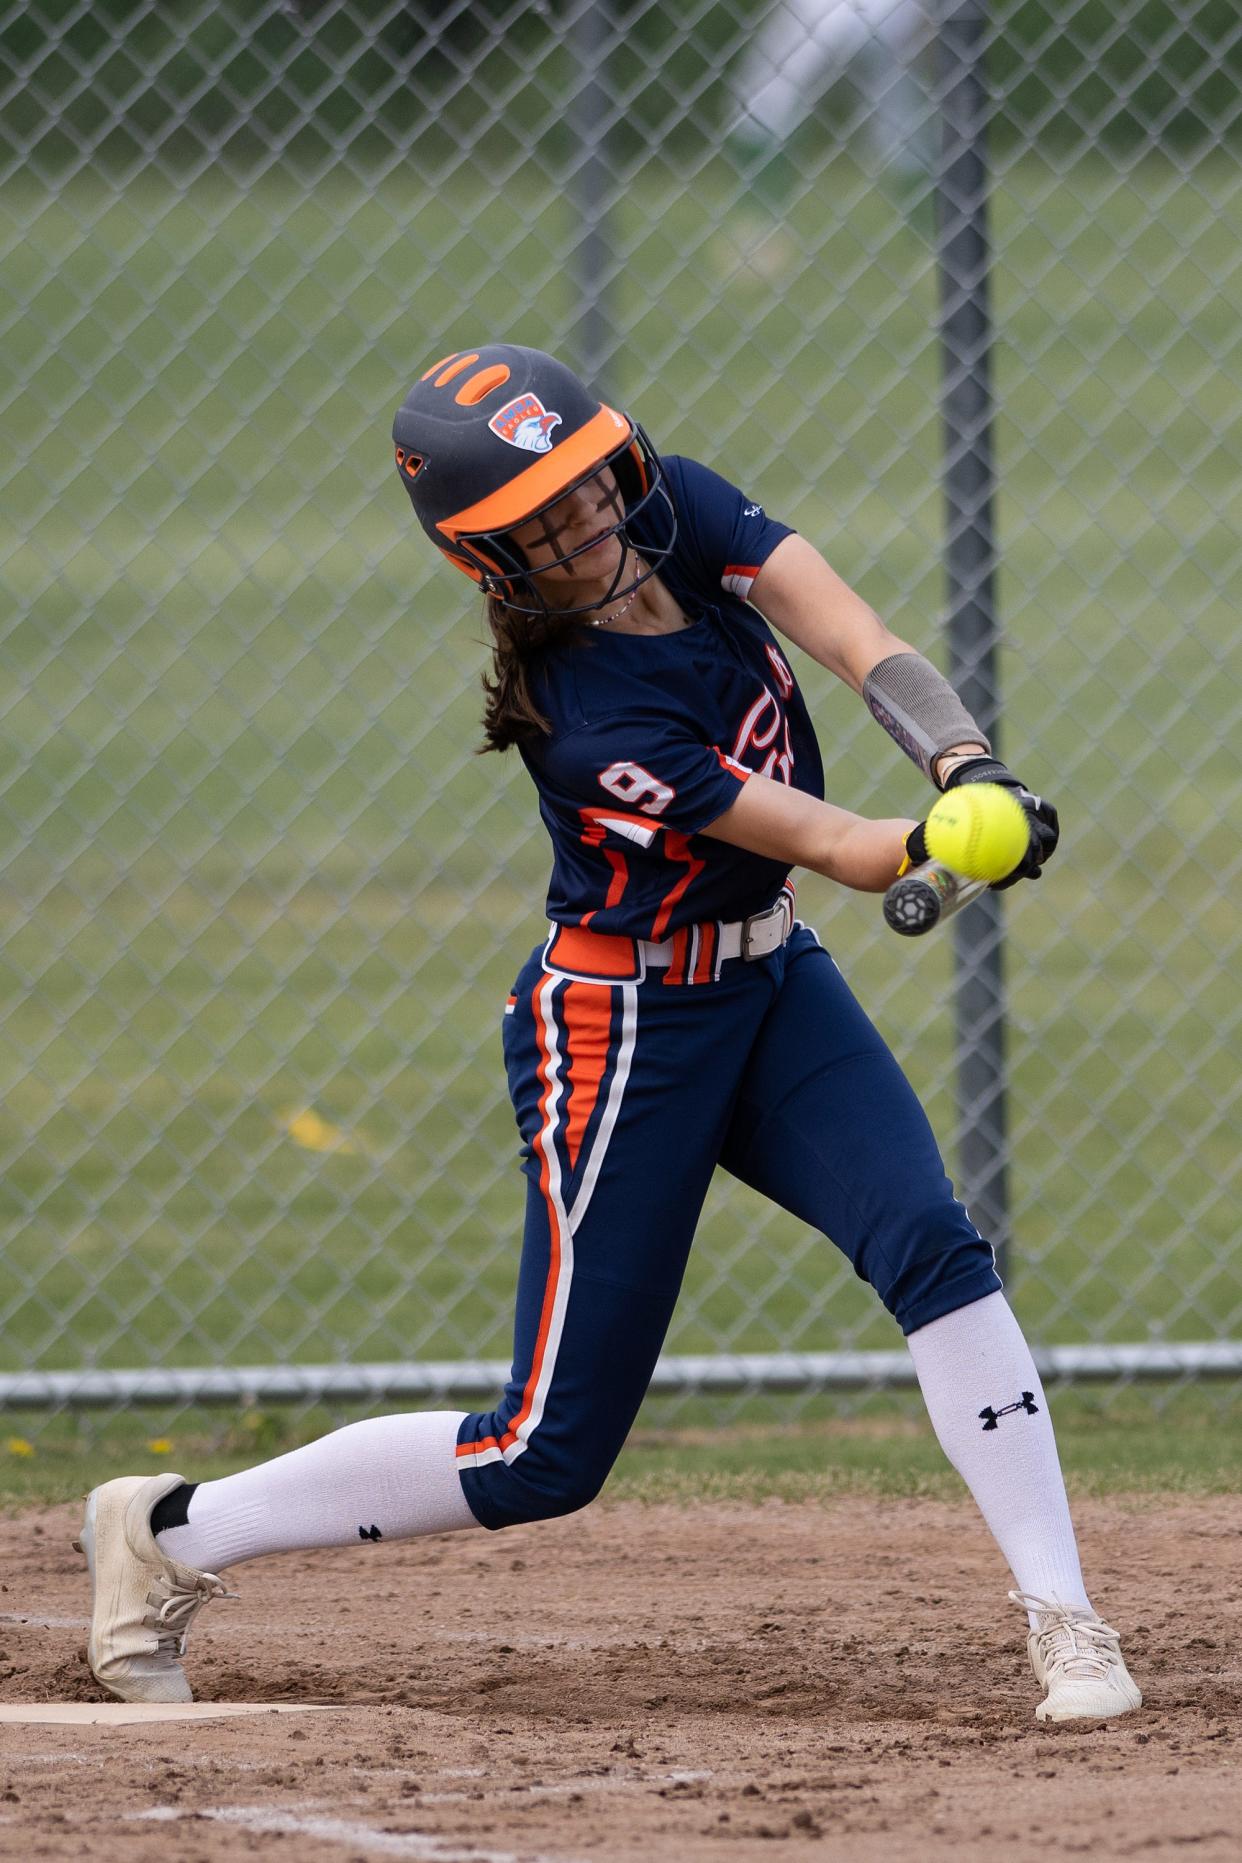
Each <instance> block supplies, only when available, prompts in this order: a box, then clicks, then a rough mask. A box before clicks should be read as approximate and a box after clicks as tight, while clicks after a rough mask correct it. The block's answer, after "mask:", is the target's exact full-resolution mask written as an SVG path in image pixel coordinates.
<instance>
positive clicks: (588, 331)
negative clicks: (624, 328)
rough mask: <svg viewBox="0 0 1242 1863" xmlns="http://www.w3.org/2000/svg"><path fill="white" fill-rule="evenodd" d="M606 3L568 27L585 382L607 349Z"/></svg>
mask: <svg viewBox="0 0 1242 1863" xmlns="http://www.w3.org/2000/svg"><path fill="white" fill-rule="evenodd" d="M610 13H611V9H610V7H609V4H608V0H581V4H580V6H579V8H578V10H577V12H576V13H575V14H574V16H573V19H572V23H571V27H570V41H571V43H572V45H573V49H574V55H575V60H576V63H577V84H576V87H575V91H574V100H573V110H572V112H571V119H570V127H571V143H570V152H569V187H568V190H567V191H568V195H569V200H570V203H571V205H572V207H573V210H574V212H575V213H576V216H577V220H578V236H577V239H576V240H575V242H574V246H573V277H574V282H575V285H576V286H577V293H578V314H577V319H576V323H575V329H574V338H573V342H574V347H575V350H576V352H577V353H576V355H575V358H574V360H575V362H576V363H577V366H578V368H579V370H580V372H581V373H582V375H583V376H585V378H586V380H587V381H588V382H590V383H591V384H595V383H596V382H598V380H599V378H600V376H601V375H602V374H603V372H604V370H605V368H606V366H607V362H608V358H609V354H610V351H611V344H610V343H609V340H608V335H609V320H608V313H607V311H606V309H605V307H604V290H603V287H604V273H605V270H606V268H607V265H608V259H609V247H608V235H607V220H608V159H607V158H608V112H609V108H610V104H611V98H610V94H609V88H608V84H607V76H608V54H609V50H610V45H609V39H610V33H611V26H612V20H611V17H610Z"/></svg>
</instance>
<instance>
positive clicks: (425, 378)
mask: <svg viewBox="0 0 1242 1863" xmlns="http://www.w3.org/2000/svg"><path fill="white" fill-rule="evenodd" d="M460 354H461V351H460V350H459V349H450V350H449V353H448V355H447V356H441V358H440V360H439V362H433V363H432V365H431V367H430V368H429V369H427V370H425V371H424V372H423V374H422V375H420V376H419V378H418V379H419V381H420V382H429V381H430V380H431V378H432V376H433V375H435V374H436V373H437V372H438V371H439V370H440V369H442V368H443V367H444V365H445V363H446V362H451V361H452V360H453V357H454V356H460Z"/></svg>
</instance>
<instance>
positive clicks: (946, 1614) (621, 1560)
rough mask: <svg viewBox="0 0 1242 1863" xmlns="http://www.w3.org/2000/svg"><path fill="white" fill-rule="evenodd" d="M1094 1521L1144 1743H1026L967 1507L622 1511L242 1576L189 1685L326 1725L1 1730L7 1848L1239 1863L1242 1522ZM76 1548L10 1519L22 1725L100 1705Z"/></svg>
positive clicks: (2, 1529)
mask: <svg viewBox="0 0 1242 1863" xmlns="http://www.w3.org/2000/svg"><path fill="white" fill-rule="evenodd" d="M1077 1511H1078V1515H1079V1520H1080V1527H1081V1532H1082V1537H1083V1541H1084V1545H1085V1548H1086V1553H1087V1563H1088V1572H1089V1578H1092V1579H1094V1581H1095V1586H1096V1591H1097V1594H1098V1602H1099V1603H1100V1605H1101V1606H1102V1607H1103V1608H1105V1609H1106V1611H1107V1613H1108V1614H1110V1615H1111V1616H1112V1617H1113V1618H1114V1620H1115V1621H1116V1622H1117V1623H1118V1624H1119V1625H1120V1626H1121V1627H1122V1628H1123V1629H1124V1630H1125V1632H1126V1642H1127V1650H1128V1654H1129V1657H1130V1663H1131V1667H1132V1669H1133V1671H1134V1673H1135V1675H1136V1677H1137V1678H1138V1680H1139V1681H1140V1683H1141V1685H1142V1686H1143V1688H1144V1689H1145V1691H1146V1693H1147V1698H1148V1705H1147V1707H1146V1708H1145V1709H1144V1710H1143V1712H1142V1713H1141V1714H1140V1715H1136V1716H1133V1717H1131V1718H1129V1719H1128V1720H1126V1721H1124V1722H1120V1723H1114V1724H1113V1725H1111V1726H1110V1725H1108V1724H1097V1725H1095V1726H1092V1727H1085V1728H1084V1727H1079V1728H1073V1729H1055V1728H1053V1729H1050V1728H1043V1727H1040V1726H1038V1725H1037V1724H1036V1722H1035V1721H1034V1719H1033V1718H1032V1709H1033V1707H1034V1702H1035V1692H1034V1685H1033V1684H1032V1682H1031V1679H1030V1675H1029V1672H1028V1671H1027V1670H1026V1667H1025V1661H1026V1658H1025V1650H1024V1645H1023V1636H1022V1627H1021V1621H1020V1619H1019V1618H1018V1616H1017V1614H1016V1612H1014V1611H1013V1607H1012V1606H1009V1605H1005V1604H1003V1598H1004V1591H1005V1575H1004V1573H1003V1572H1002V1570H1001V1568H1000V1564H999V1560H998V1557H997V1555H996V1554H995V1552H994V1551H993V1549H992V1546H991V1543H990V1542H989V1540H988V1539H987V1537H986V1535H985V1533H984V1531H983V1529H982V1527H981V1525H980V1524H979V1522H978V1520H977V1518H976V1517H975V1515H974V1514H973V1511H972V1510H971V1509H970V1508H969V1507H967V1506H966V1505H965V1504H963V1505H961V1506H957V1505H947V1504H944V1503H935V1502H923V1501H882V1500H875V1499H869V1498H857V1499H842V1500H834V1501H832V1502H826V1503H823V1504H817V1505H801V1506H791V1505H786V1504H783V1503H779V1502H772V1503H768V1504H765V1505H762V1506H755V1507H744V1506H740V1505H739V1506H733V1505H730V1506H723V1505H716V1504H710V1505H709V1504H701V1505H696V1506H692V1507H688V1508H681V1509H679V1508H674V1507H669V1506H664V1505H660V1506H650V1507H644V1506H641V1505H638V1504H635V1503H625V1504H621V1503H617V1504H613V1505H607V1504H605V1505H600V1506H598V1507H596V1508H595V1509H593V1510H591V1511H590V1512H589V1513H587V1514H584V1515H580V1516H578V1517H576V1518H574V1519H571V1520H566V1521H559V1522H556V1523H553V1524H550V1525H545V1526H542V1527H532V1528H526V1529H522V1530H519V1531H516V1532H510V1533H507V1534H498V1535H484V1534H478V1535H462V1536H456V1537H451V1538H442V1539H436V1540H425V1541H421V1542H416V1543H414V1544H411V1545H404V1546H400V1545H392V1546H374V1547H372V1546H366V1547H359V1548H358V1549H357V1550H356V1551H353V1550H351V1551H348V1552H343V1553H335V1552H334V1553H317V1554H313V1555H306V1556H298V1557H289V1558H284V1559H279V1560H268V1561H259V1562H256V1563H255V1564H253V1565H251V1566H250V1567H239V1568H237V1569H236V1571H235V1572H234V1573H233V1574H231V1582H232V1583H234V1584H235V1585H236V1587H237V1589H238V1591H239V1592H240V1594H241V1595H240V1597H239V1599H238V1600H237V1601H236V1602H231V1603H224V1604H218V1605H214V1606H213V1607H211V1609H210V1610H209V1611H208V1612H207V1613H205V1615H204V1617H203V1618H202V1620H201V1622H200V1627H199V1629H198V1631H197V1632H196V1634H195V1640H194V1645H193V1648H192V1674H193V1678H194V1682H195V1685H196V1688H197V1691H198V1693H199V1695H200V1696H201V1697H214V1698H217V1699H230V1700H248V1701H254V1700H267V1701H298V1700H301V1701H313V1702H327V1703H331V1704H333V1706H332V1711H331V1712H330V1713H325V1714H320V1715H307V1716H305V1717H300V1716H276V1715H272V1716H270V1717H269V1716H256V1717H253V1718H251V1719H240V1720H234V1721H228V1720H224V1721H210V1722H205V1723H201V1724H198V1725H192V1724H184V1723H183V1724H179V1725H173V1726H168V1725H161V1726H149V1727H128V1728H100V1727H86V1728H71V1727H20V1726H19V1727H15V1726H8V1727H3V1728H0V1856H6V1857H7V1856H13V1857H18V1856H22V1857H47V1858H70V1857H72V1858H74V1859H78V1858H80V1857H81V1856H83V1855H84V1854H89V1855H91V1856H94V1857H107V1858H123V1859H125V1860H126V1863H129V1860H130V1859H133V1863H157V1860H158V1863H168V1860H169V1859H175V1863H219V1860H220V1859H223V1858H226V1857H228V1858H232V1857H248V1856H258V1857H262V1856H269V1855H270V1856H277V1855H279V1856H282V1857H288V1858H291V1859H292V1858H297V1859H299V1863H300V1859H302V1858H304V1857H305V1858H307V1859H310V1860H313V1859H315V1858H319V1857H323V1858H325V1859H328V1858H332V1857H337V1858H341V1859H351V1860H352V1859H370V1858H372V1857H393V1858H410V1859H427V1860H428V1863H502V1859H508V1860H509V1863H572V1859H576V1858H609V1859H617V1860H618V1863H646V1860H647V1859H653V1860H656V1863H659V1860H662V1859H670V1860H671V1859H676V1863H698V1860H699V1859H703V1860H704V1863H706V1860H707V1859H711V1860H712V1863H749V1860H750V1859H752V1858H754V1859H760V1858H763V1859H769V1858H771V1857H773V1856H774V1855H775V1856H779V1857H781V1858H782V1859H784V1860H785V1863H799V1860H800V1859H802V1858H804V1857H805V1858H808V1859H810V1858H824V1857H832V1858H841V1859H850V1860H851V1863H852V1860H853V1859H858V1863H916V1859H917V1860H918V1863H923V1859H927V1858H932V1859H937V1858H946V1859H947V1858H949V1857H950V1856H952V1857H953V1858H954V1860H955V1863H984V1860H985V1859H986V1860H987V1863H992V1860H993V1859H997V1858H1005V1859H1007V1860H1009V1863H1024V1860H1025V1859H1028V1858H1029V1859H1034V1858H1036V1857H1039V1858H1041V1859H1044V1858H1046V1857H1047V1856H1048V1855H1050V1854H1051V1855H1054V1856H1063V1855H1076V1854H1083V1855H1092V1856H1097V1857H1109V1858H1114V1857H1128V1856H1131V1855H1133V1856H1141V1857H1143V1858H1150V1857H1160V1856H1165V1855H1168V1856H1173V1855H1178V1856H1181V1855H1184V1854H1186V1851H1187V1848H1188V1847H1190V1850H1191V1853H1192V1854H1193V1855H1194V1856H1195V1857H1196V1858H1198V1859H1200V1863H1217V1859H1219V1860H1220V1863H1224V1860H1225V1859H1229V1860H1230V1863H1233V1859H1236V1857H1237V1856H1238V1854H1239V1847H1240V1844H1242V1839H1240V1838H1239V1828H1240V1827H1242V1764H1240V1760H1242V1722H1240V1721H1239V1716H1238V1708H1239V1702H1240V1700H1242V1656H1240V1654H1239V1651H1240V1649H1242V1577H1240V1575H1239V1564H1240V1560H1242V1554H1240V1550H1239V1549H1240V1547H1242V1499H1234V1498H1232V1497H1231V1498H1228V1499H1210V1500H1198V1501H1192V1500H1179V1501H1167V1502H1162V1501H1156V1502H1153V1501H1152V1500H1150V1499H1144V1500H1142V1501H1135V1502H1134V1503H1133V1504H1132V1505H1129V1504H1125V1503H1118V1502H1096V1503H1094V1504H1091V1503H1083V1504H1081V1505H1080V1506H1079V1508H1078V1510H1077ZM76 1524H77V1514H76V1510H68V1509H56V1510H51V1511H43V1512H40V1513H37V1514H26V1515H25V1516H22V1517H19V1518H15V1519H10V1520H5V1521H3V1522H0V1549H2V1568H0V1569H2V1576H3V1587H4V1594H5V1595H3V1596H0V1698H3V1699H4V1700H6V1701H47V1700H83V1699H91V1698H93V1697H94V1694H95V1690H94V1688H93V1684H92V1683H91V1680H90V1677H89V1675H88V1673H87V1671H86V1669H85V1667H84V1665H83V1662H82V1659H81V1654H80V1651H81V1648H82V1645H83V1642H84V1623H85V1618H84V1612H85V1585H84V1572H83V1568H82V1565H81V1562H80V1560H79V1559H78V1558H77V1557H76V1555H74V1554H73V1552H72V1551H71V1550H70V1545H69V1541H70V1539H71V1537H72V1535H73V1532H74V1531H75V1529H76Z"/></svg>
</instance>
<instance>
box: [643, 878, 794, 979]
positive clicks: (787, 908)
mask: <svg viewBox="0 0 1242 1863" xmlns="http://www.w3.org/2000/svg"><path fill="white" fill-rule="evenodd" d="M792 930H793V900H792V898H791V897H790V895H789V894H788V893H787V892H783V893H782V894H781V895H780V897H779V899H777V900H775V901H774V902H773V904H772V905H770V906H768V907H767V909H766V910H765V911H763V912H752V913H751V915H750V917H749V918H748V919H734V920H733V922H732V924H730V925H722V926H721V927H720V943H719V946H718V947H717V958H718V960H719V961H721V962H723V960H724V959H725V958H730V957H741V958H745V960H746V962H747V963H748V964H753V963H754V962H755V960H756V958H760V957H769V956H770V955H771V953H772V952H773V951H779V950H780V948H781V946H782V945H783V944H784V943H785V941H786V940H787V938H788V937H789V934H790V932H791V931H792ZM635 942H636V943H637V945H638V948H639V950H640V951H641V952H642V953H643V955H644V957H645V958H646V960H647V963H648V966H649V967H651V968H652V969H655V970H659V969H661V968H664V969H667V967H668V965H670V964H671V963H672V962H673V957H674V950H673V946H674V940H673V939H672V938H665V939H664V940H663V942H662V943H660V944H655V943H653V942H652V941H651V940H650V939H647V938H639V939H637V940H636V941H635Z"/></svg>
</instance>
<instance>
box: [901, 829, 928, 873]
mask: <svg viewBox="0 0 1242 1863" xmlns="http://www.w3.org/2000/svg"><path fill="white" fill-rule="evenodd" d="M906 854H907V856H908V858H909V861H910V865H911V866H912V867H921V866H922V865H923V863H924V861H928V860H930V859H931V855H930V854H929V853H928V851H927V823H926V822H916V823H915V825H914V827H913V828H912V829H911V830H910V832H909V834H908V835H907V836H906Z"/></svg>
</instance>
